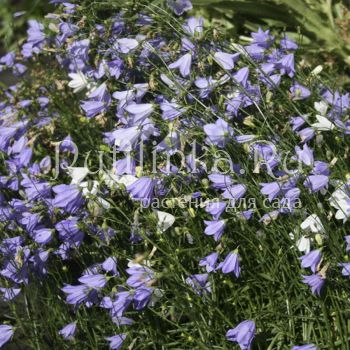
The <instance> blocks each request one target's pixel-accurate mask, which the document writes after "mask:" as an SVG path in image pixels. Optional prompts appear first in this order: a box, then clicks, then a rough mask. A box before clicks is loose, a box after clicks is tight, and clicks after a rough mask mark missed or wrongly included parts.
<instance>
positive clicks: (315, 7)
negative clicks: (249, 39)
mask: <svg viewBox="0 0 350 350" xmlns="http://www.w3.org/2000/svg"><path fill="white" fill-rule="evenodd" d="M346 3H347V2H346V1H332V0H260V1H254V0H193V4H194V5H195V6H196V8H197V9H202V8H204V9H207V10H208V11H207V14H208V15H209V16H213V17H217V18H218V19H220V20H222V19H224V20H225V21H227V20H229V21H231V22H232V23H233V25H234V26H235V28H236V32H238V33H239V34H242V33H245V30H247V29H248V30H249V31H251V30H256V29H257V28H258V26H259V25H265V26H268V27H269V28H278V29H283V30H285V31H287V32H290V34H291V36H292V37H293V36H294V37H295V36H300V35H302V36H304V37H305V38H304V40H303V43H304V44H306V45H307V46H308V49H309V50H312V51H316V52H318V53H319V52H322V51H325V52H326V53H334V54H336V55H337V56H338V57H339V59H340V60H341V61H343V62H345V63H346V64H347V65H350V32H349V30H348V29H349V24H350V12H349V7H348V5H346Z"/></svg>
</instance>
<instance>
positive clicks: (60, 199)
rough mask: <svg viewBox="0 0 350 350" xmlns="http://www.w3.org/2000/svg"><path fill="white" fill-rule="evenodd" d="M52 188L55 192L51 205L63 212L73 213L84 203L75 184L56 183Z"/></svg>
mask: <svg viewBox="0 0 350 350" xmlns="http://www.w3.org/2000/svg"><path fill="white" fill-rule="evenodd" d="M52 190H53V191H54V192H55V193H56V196H55V198H54V199H53V201H52V205H53V206H54V207H55V208H60V209H62V210H63V211H64V212H67V213H75V212H77V211H78V210H79V209H80V208H81V207H82V205H83V203H84V199H83V196H82V193H81V191H80V189H79V188H78V186H76V185H64V184H62V185H57V186H54V187H53V188H52Z"/></svg>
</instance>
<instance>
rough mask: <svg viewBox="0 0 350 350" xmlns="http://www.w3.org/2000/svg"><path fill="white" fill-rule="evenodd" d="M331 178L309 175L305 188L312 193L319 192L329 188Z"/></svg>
mask: <svg viewBox="0 0 350 350" xmlns="http://www.w3.org/2000/svg"><path fill="white" fill-rule="evenodd" d="M328 182H329V177H328V176H326V175H309V176H308V177H307V178H306V180H305V181H304V186H305V187H306V188H310V190H311V191H312V192H318V191H321V190H323V189H325V188H327V187H328Z"/></svg>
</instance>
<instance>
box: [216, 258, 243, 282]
mask: <svg viewBox="0 0 350 350" xmlns="http://www.w3.org/2000/svg"><path fill="white" fill-rule="evenodd" d="M217 269H218V270H219V269H221V271H222V273H224V274H227V273H233V274H234V275H235V276H236V277H237V278H238V277H239V276H240V274H241V268H240V266H239V255H238V254H237V253H235V252H230V253H228V254H227V256H226V258H225V260H224V261H223V262H222V263H220V264H219V266H218V267H217Z"/></svg>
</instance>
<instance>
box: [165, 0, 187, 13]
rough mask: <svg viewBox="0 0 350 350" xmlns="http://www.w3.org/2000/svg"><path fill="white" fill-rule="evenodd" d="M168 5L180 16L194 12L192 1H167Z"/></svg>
mask: <svg viewBox="0 0 350 350" xmlns="http://www.w3.org/2000/svg"><path fill="white" fill-rule="evenodd" d="M167 4H168V6H169V7H170V8H171V9H172V10H173V11H174V13H175V14H176V15H178V16H181V15H183V14H184V13H185V12H187V11H190V10H192V3H191V1H190V0H167Z"/></svg>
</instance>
